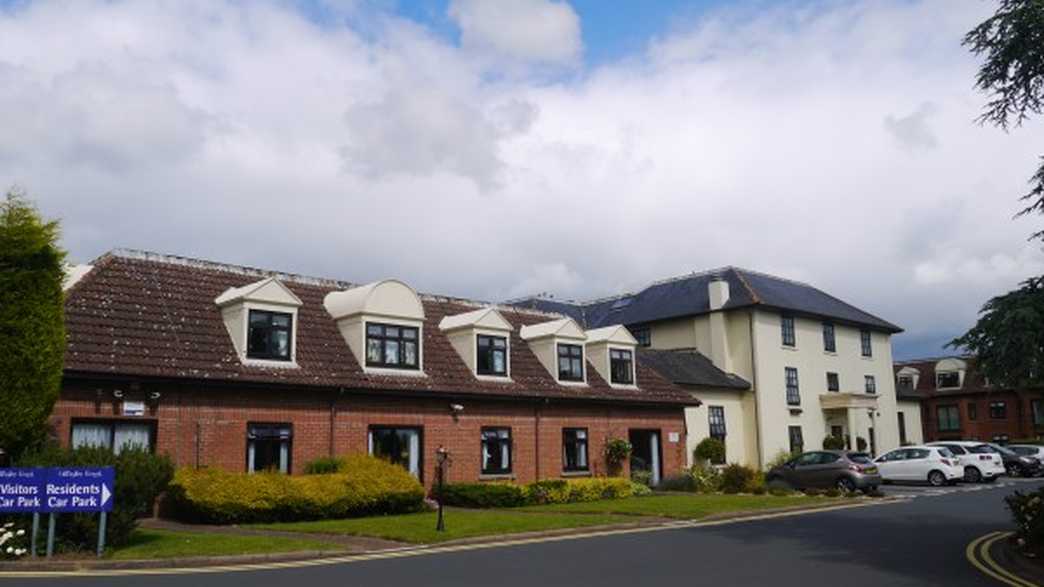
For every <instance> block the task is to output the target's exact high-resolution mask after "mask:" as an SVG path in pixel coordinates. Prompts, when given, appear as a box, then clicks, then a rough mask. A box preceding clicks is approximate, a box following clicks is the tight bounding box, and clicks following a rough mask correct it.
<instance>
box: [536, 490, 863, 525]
mask: <svg viewBox="0 0 1044 587" xmlns="http://www.w3.org/2000/svg"><path fill="white" fill-rule="evenodd" d="M840 501H842V500H840V499H838V498H827V497H809V496H807V495H799V496H794V497H790V496H788V497H777V496H774V495H701V494H696V493H671V494H658V495H650V496H647V497H630V498H626V499H607V500H603V501H591V502H586V503H564V504H555V505H540V506H530V507H525V508H521V511H528V512H542V513H562V514H622V515H628V516H657V517H662V518H678V519H686V520H691V519H696V518H703V517H706V516H709V515H712V514H721V513H727V512H737V511H746V510H763V509H770V508H782V507H790V506H807V505H814V504H820V503H832V502H840Z"/></svg>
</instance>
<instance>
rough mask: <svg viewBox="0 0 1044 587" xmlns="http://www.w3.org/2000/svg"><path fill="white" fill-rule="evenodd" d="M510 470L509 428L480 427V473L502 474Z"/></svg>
mask: <svg viewBox="0 0 1044 587" xmlns="http://www.w3.org/2000/svg"><path fill="white" fill-rule="evenodd" d="M510 472H511V429H510V428H483V429H482V474H483V475H503V474H507V473H510Z"/></svg>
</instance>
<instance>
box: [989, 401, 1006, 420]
mask: <svg viewBox="0 0 1044 587" xmlns="http://www.w3.org/2000/svg"><path fill="white" fill-rule="evenodd" d="M1007 417H1008V403H1007V402H990V419H991V420H1004V419H1006V418H1007Z"/></svg>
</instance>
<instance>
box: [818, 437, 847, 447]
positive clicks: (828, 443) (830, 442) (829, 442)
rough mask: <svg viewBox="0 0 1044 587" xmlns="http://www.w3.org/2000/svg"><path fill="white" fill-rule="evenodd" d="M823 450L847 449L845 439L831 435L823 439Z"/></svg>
mask: <svg viewBox="0 0 1044 587" xmlns="http://www.w3.org/2000/svg"><path fill="white" fill-rule="evenodd" d="M823 450H845V439H844V438H841V437H840V436H834V435H830V436H827V437H826V438H824V439H823Z"/></svg>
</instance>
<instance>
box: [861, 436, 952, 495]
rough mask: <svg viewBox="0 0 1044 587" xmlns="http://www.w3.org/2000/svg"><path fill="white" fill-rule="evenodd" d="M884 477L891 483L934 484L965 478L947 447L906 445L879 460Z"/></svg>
mask: <svg viewBox="0 0 1044 587" xmlns="http://www.w3.org/2000/svg"><path fill="white" fill-rule="evenodd" d="M874 463H876V464H877V468H878V469H879V470H880V471H881V477H883V478H884V480H885V481H888V482H907V483H910V482H924V481H927V482H928V484H929V485H931V486H933V487H940V486H942V485H949V484H953V483H956V482H957V481H960V480H961V479H963V478H964V467H962V466H961V463H960V461H958V460H957V457H955V456H953V453H951V452H950V450H949V449H948V448H946V447H944V446H904V447H903V448H897V449H895V450H893V451H891V452H888V453H885V454H883V455H881V456H879V457H877V459H876V460H874Z"/></svg>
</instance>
